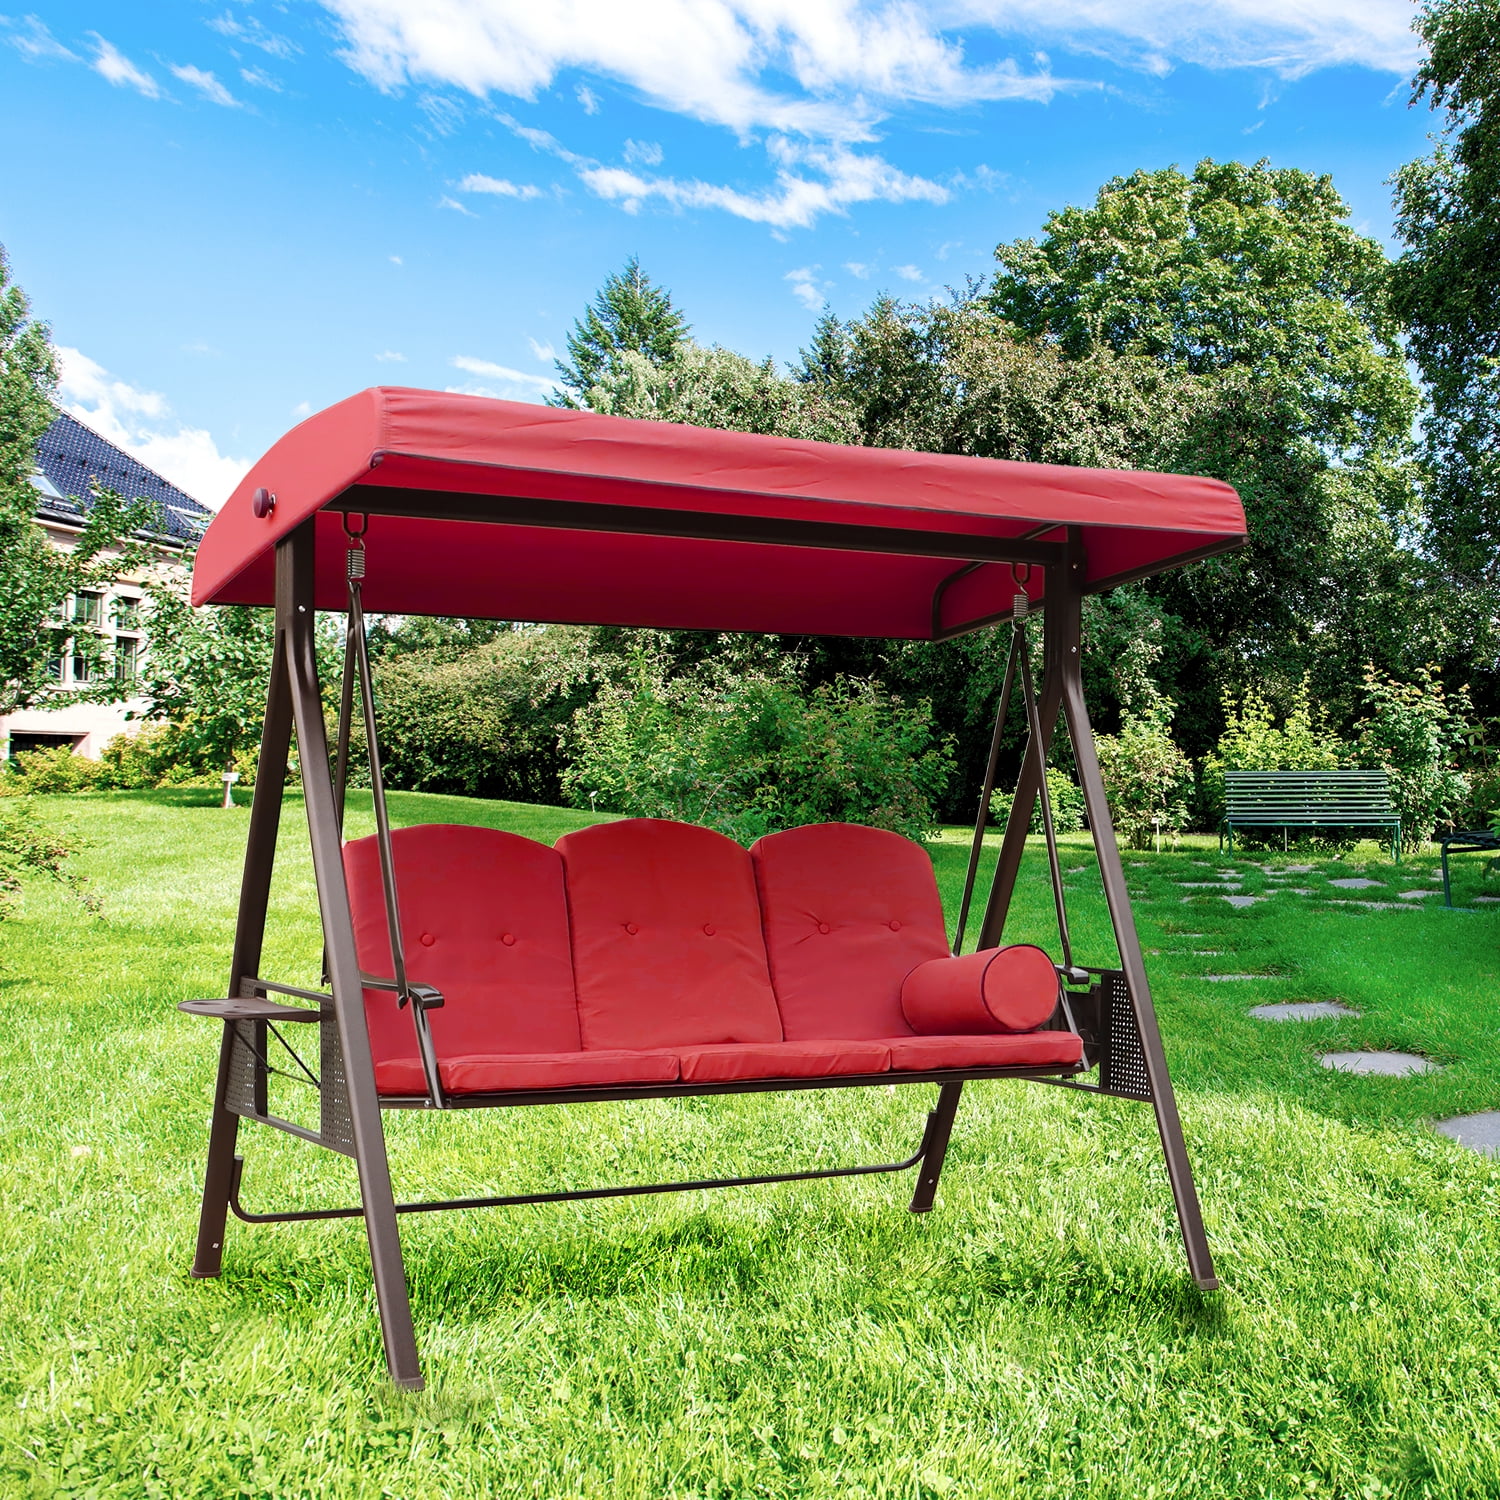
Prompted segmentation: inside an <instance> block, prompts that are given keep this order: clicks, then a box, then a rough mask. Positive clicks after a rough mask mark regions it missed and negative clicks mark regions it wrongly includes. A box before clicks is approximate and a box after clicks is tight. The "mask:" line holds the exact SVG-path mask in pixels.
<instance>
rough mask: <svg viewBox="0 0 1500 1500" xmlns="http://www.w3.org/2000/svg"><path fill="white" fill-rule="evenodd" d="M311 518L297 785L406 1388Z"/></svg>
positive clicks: (417, 1383)
mask: <svg viewBox="0 0 1500 1500" xmlns="http://www.w3.org/2000/svg"><path fill="white" fill-rule="evenodd" d="M313 610H314V602H313V523H312V521H306V522H304V523H303V524H302V525H301V526H299V527H298V528H297V530H296V531H294V532H293V533H292V534H291V535H290V536H289V537H287V538H286V539H285V540H284V541H281V542H279V543H278V544H277V548H276V611H277V616H278V619H279V620H282V621H285V629H286V640H287V667H288V671H289V675H290V678H291V695H292V709H293V713H294V716H295V719H296V725H297V746H298V749H299V750H300V752H301V757H302V787H303V792H304V795H305V796H306V799H307V826H308V833H309V836H310V838H311V842H312V856H313V873H314V875H315V877H316V880H317V887H318V906H319V909H320V910H321V912H322V915H323V941H324V945H325V949H326V952H327V958H328V976H329V985H330V988H331V989H332V991H333V1008H334V1014H335V1016H336V1017H337V1020H338V1030H339V1045H340V1047H341V1049H342V1051H343V1054H344V1077H345V1080H346V1082H347V1084H348V1090H349V1123H350V1126H351V1133H352V1135H353V1137H354V1159H355V1162H356V1164H357V1165H358V1167H359V1191H360V1202H361V1203H362V1204H363V1205H364V1219H365V1234H366V1237H367V1238H368V1240H369V1245H370V1263H371V1268H372V1270H373V1272H374V1278H375V1298H376V1302H377V1303H378V1305H379V1308H380V1329H381V1334H382V1337H383V1339H384V1342H385V1360H386V1367H387V1368H388V1369H389V1371H390V1375H391V1379H392V1380H393V1381H394V1382H395V1383H396V1384H397V1385H399V1386H404V1387H405V1388H406V1389H408V1390H421V1388H422V1385H423V1381H422V1372H421V1367H420V1364H419V1362H418V1359H417V1340H416V1334H415V1332H414V1330H413V1328H412V1320H411V1300H410V1296H409V1294H408V1292H407V1288H406V1268H405V1266H404V1264H403V1263H402V1259H401V1236H400V1231H399V1229H398V1228H397V1224H396V1203H395V1198H394V1196H393V1194H392V1192H391V1172H390V1163H389V1161H388V1159H387V1157H386V1150H385V1131H384V1129H383V1128H382V1126H381V1121H380V1099H379V1096H378V1095H377V1094H376V1092H375V1064H374V1060H373V1059H372V1058H371V1055H370V1034H369V1031H368V1029H367V1028H366V1025H365V1008H364V994H363V986H362V985H361V982H360V977H359V961H358V957H357V955H356V953H355V947H354V921H353V918H352V916H351V915H350V911H349V888H348V885H347V883H346V881H345V879H344V859H343V850H342V846H341V840H340V837H339V818H338V806H337V802H336V799H335V795H334V790H333V778H332V776H331V775H330V773H329V761H328V737H327V731H326V729H325V727H324V723H323V704H322V700H321V696H320V694H319V692H318V662H317V654H316V651H315V648H314V639H313Z"/></svg>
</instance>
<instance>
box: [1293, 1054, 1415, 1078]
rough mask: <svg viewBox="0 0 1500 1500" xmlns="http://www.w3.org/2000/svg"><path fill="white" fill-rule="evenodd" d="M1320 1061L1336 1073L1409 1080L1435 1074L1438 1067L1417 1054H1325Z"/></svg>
mask: <svg viewBox="0 0 1500 1500" xmlns="http://www.w3.org/2000/svg"><path fill="white" fill-rule="evenodd" d="M1318 1061H1319V1062H1320V1063H1322V1064H1323V1066H1324V1067H1325V1068H1332V1069H1333V1070H1334V1071H1335V1072H1336V1073H1380V1074H1383V1075H1384V1076H1386V1077H1388V1078H1407V1077H1410V1076H1411V1075H1412V1074H1413V1073H1435V1072H1437V1068H1438V1065H1437V1064H1436V1063H1435V1062H1433V1061H1432V1060H1431V1059H1430V1058H1426V1057H1418V1056H1417V1054H1416V1053H1415V1052H1325V1053H1324V1054H1323V1055H1322V1056H1321V1057H1320V1058H1319V1059H1318Z"/></svg>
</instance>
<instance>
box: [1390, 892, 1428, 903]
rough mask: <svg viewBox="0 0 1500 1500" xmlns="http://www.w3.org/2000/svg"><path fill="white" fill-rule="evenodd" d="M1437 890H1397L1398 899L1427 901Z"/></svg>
mask: <svg viewBox="0 0 1500 1500" xmlns="http://www.w3.org/2000/svg"><path fill="white" fill-rule="evenodd" d="M1436 895H1437V892H1436V891H1397V892H1396V899H1397V900H1398V901H1425V900H1426V899H1427V898H1428V897H1429V896H1436Z"/></svg>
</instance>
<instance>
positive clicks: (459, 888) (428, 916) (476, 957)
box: [344, 823, 579, 1093]
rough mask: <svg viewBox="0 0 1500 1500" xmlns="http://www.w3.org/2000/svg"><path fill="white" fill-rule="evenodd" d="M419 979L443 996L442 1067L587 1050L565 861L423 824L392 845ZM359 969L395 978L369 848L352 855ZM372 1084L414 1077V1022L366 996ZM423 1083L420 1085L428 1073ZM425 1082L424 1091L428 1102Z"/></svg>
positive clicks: (438, 1042) (376, 864)
mask: <svg viewBox="0 0 1500 1500" xmlns="http://www.w3.org/2000/svg"><path fill="white" fill-rule="evenodd" d="M391 844H392V848H393V850H394V853H395V860H396V890H397V894H398V895H399V897H400V900H401V925H402V936H403V937H404V939H405V942H406V967H407V972H408V974H409V976H410V978H411V979H413V980H414V981H418V982H420V983H423V984H432V985H436V986H437V987H438V989H440V990H441V991H442V992H443V998H444V1000H445V1002H446V1003H445V1004H444V1005H443V1007H442V1008H441V1009H440V1010H434V1011H430V1012H429V1013H428V1015H429V1019H430V1021H431V1023H432V1039H433V1043H434V1046H435V1049H436V1051H437V1055H438V1057H439V1059H440V1060H441V1059H443V1058H451V1057H457V1056H463V1055H471V1054H495V1053H502V1052H523V1053H557V1052H577V1051H578V1049H579V1036H578V1011H577V1006H576V1003H575V1000H574V995H573V964H572V958H571V955H570V952H569V947H568V910H567V900H566V897H565V896H564V894H563V882H562V860H561V859H560V858H559V857H558V855H557V852H556V851H555V850H553V849H549V848H548V847H547V846H546V845H545V844H538V843H536V842H535V841H533V840H532V839H524V838H520V837H519V836H517V835H516V834H513V833H498V832H496V831H495V830H494V829H490V828H467V827H458V826H455V825H451V824H440V823H439V824H427V825H424V826H421V827H417V828H401V829H397V830H396V831H395V832H394V833H393V834H392V835H391ZM344 868H345V871H346V872H347V874H348V879H349V900H350V904H351V905H352V907H353V910H354V940H355V945H356V947H357V949H358V953H359V962H360V967H361V968H362V969H364V971H365V972H366V973H368V974H378V975H381V976H382V977H384V978H390V977H391V949H390V938H389V936H388V934H387V931H386V924H385V898H384V895H383V894H382V891H381V885H380V861H379V856H378V853H377V851H376V846H375V840H374V839H373V838H367V839H355V840H354V841H352V842H351V843H349V844H348V845H346V846H345V848H344ZM365 1014H366V1017H367V1019H368V1021H369V1026H370V1047H371V1050H372V1052H373V1053H374V1056H375V1066H376V1077H377V1079H378V1078H379V1077H380V1076H381V1067H382V1065H383V1064H389V1063H395V1062H399V1061H405V1062H409V1063H410V1064H411V1065H412V1066H413V1067H416V1066H417V1043H416V1036H415V1033H414V1031H413V1029H412V1020H411V1016H410V1014H409V1013H408V1012H407V1011H405V1010H398V1009H397V1007H396V998H395V996H394V995H392V994H390V993H389V992H382V991H380V990H366V991H365ZM417 1077H418V1079H420V1069H418V1072H417ZM422 1091H423V1090H422V1088H421V1086H420V1083H419V1085H418V1088H417V1090H416V1092H419V1093H420V1092H422Z"/></svg>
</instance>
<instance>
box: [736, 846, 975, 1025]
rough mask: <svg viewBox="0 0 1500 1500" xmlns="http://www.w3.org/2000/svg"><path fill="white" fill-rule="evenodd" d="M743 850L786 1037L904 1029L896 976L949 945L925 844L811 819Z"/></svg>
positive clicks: (940, 955)
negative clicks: (751, 868)
mask: <svg viewBox="0 0 1500 1500" xmlns="http://www.w3.org/2000/svg"><path fill="white" fill-rule="evenodd" d="M750 853H751V857H752V858H753V859H754V861H755V874H756V880H757V882H758V884H759V887H760V900H761V910H762V914H763V918H764V922H765V932H766V951H767V953H768V954H769V956H770V960H771V978H772V981H773V983H774V984H775V986H776V999H777V1003H778V1004H779V1005H780V1007H781V1024H782V1026H783V1027H784V1028H785V1030H786V1036H787V1040H788V1041H811V1040H817V1039H820V1038H827V1037H841V1038H869V1039H875V1038H880V1037H890V1036H901V1035H905V1034H907V1033H909V1032H910V1031H911V1027H910V1026H908V1025H907V1022H906V1017H905V1016H904V1015H902V1013H901V982H902V980H904V979H905V978H906V976H907V975H908V974H910V973H911V971H912V970H913V969H914V968H916V967H917V965H918V964H922V963H927V962H928V961H929V960H931V959H935V958H943V957H946V956H947V954H948V938H947V932H946V929H945V928H944V926H943V904H942V901H941V900H940V899H939V897H938V889H937V880H936V879H935V878H934V876H933V873H932V861H931V860H930V859H929V858H928V857H927V851H926V850H925V849H923V848H922V847H921V845H920V844H914V843H912V842H911V840H910V839H904V838H902V837H901V835H900V834H898V833H887V832H885V831H884V830H883V829H879V828H860V827H857V826H855V825H854V824H852V823H815V824H811V825H810V826H808V827H806V828H792V829H789V830H788V831H787V832H786V833H773V834H770V835H768V836H767V837H765V838H763V839H761V840H759V841H758V842H757V843H756V844H755V846H754V847H753V848H752V849H751V851H750Z"/></svg>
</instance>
